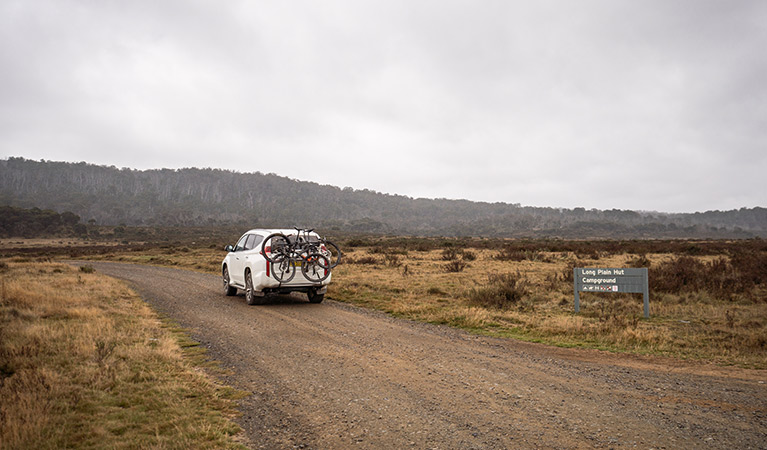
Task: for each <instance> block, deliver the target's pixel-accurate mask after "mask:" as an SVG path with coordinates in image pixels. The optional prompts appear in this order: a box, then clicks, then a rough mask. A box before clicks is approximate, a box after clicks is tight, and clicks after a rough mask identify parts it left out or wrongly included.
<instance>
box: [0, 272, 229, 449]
mask: <svg viewBox="0 0 767 450" xmlns="http://www.w3.org/2000/svg"><path fill="white" fill-rule="evenodd" d="M28 259H29V258H25V257H16V258H6V259H3V260H0V399H2V401H0V447H2V448H8V449H12V448H40V449H45V448H51V449H53V448H56V449H58V448H74V447H76V448H244V447H243V446H242V445H240V444H238V443H237V439H238V438H237V435H238V433H239V432H240V429H239V427H238V426H237V425H236V424H234V423H233V422H232V421H231V418H232V417H233V415H234V414H235V401H236V399H237V398H238V397H239V395H240V394H239V393H238V392H235V391H234V390H232V389H230V388H226V387H223V386H221V385H219V384H217V383H215V382H214V381H212V378H211V377H210V376H208V375H206V374H205V373H204V372H203V371H201V370H200V367H202V366H205V365H208V366H210V363H206V362H205V360H204V356H203V355H202V351H201V350H200V348H199V347H198V345H197V343H195V342H193V341H191V340H190V339H189V338H188V337H187V336H186V335H185V334H184V333H183V331H182V330H179V329H178V328H175V327H174V326H173V325H172V324H170V323H168V322H167V321H162V320H160V319H159V318H158V317H157V315H156V314H155V313H154V312H153V311H151V310H150V309H149V307H148V306H147V305H146V304H145V303H144V302H143V301H141V300H140V299H139V298H138V297H137V296H136V294H135V293H133V292H132V291H131V290H130V289H128V288H127V287H126V286H125V285H124V284H123V283H121V282H118V281H116V280H114V279H112V278H108V277H105V276H102V275H100V274H98V273H95V272H94V271H93V270H92V268H90V267H88V266H83V267H80V268H78V267H72V266H69V265H65V264H59V263H56V262H45V261H43V260H44V259H45V258H40V259H36V260H33V261H28ZM41 259H42V260H41ZM210 370H215V369H214V368H210Z"/></svg>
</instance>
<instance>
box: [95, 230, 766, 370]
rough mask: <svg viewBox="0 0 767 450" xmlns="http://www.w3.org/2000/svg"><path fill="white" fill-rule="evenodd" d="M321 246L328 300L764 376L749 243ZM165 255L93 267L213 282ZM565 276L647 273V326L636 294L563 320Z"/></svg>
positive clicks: (760, 264) (200, 260)
mask: <svg viewBox="0 0 767 450" xmlns="http://www.w3.org/2000/svg"><path fill="white" fill-rule="evenodd" d="M232 239H236V236H235V237H234V238H232ZM333 239H334V240H335V241H336V242H340V243H341V248H342V250H344V252H345V255H344V262H343V264H341V265H340V266H338V267H337V268H336V269H334V272H333V274H334V275H333V283H332V284H331V287H330V290H329V294H328V297H329V298H332V299H335V300H340V301H345V302H350V303H354V304H358V305H361V306H367V307H372V308H376V309H380V310H383V311H387V312H389V313H391V314H394V315H397V316H400V317H406V318H409V319H414V320H421V321H427V322H434V323H443V324H448V325H452V326H458V327H462V328H466V329H469V330H471V331H473V332H478V333H484V334H491V335H496V336H508V337H514V338H519V339H525V340H531V341H541V342H547V343H551V344H555V345H562V346H586V347H594V348H603V349H610V350H616V351H627V352H637V353H653V354H663V355H671V356H677V357H683V358H703V359H707V360H712V361H716V362H719V363H722V364H739V365H743V366H749V367H762V368H767V333H766V332H765V330H766V329H767V269H765V261H767V256H765V255H767V242H765V241H764V240H761V239H754V240H742V241H563V240H538V241H535V240H503V239H480V238H465V239H444V238H442V239H437V238H389V237H364V238H353V239H348V238H347V239H344V238H342V237H341V238H339V237H334V238H333ZM347 244H351V245H347ZM165 247H166V248H160V247H155V248H148V249H145V250H143V251H137V252H133V251H117V250H115V251H113V252H110V253H106V254H102V255H99V256H93V258H103V259H112V260H118V261H128V262H138V263H144V264H159V265H173V266H177V267H184V268H191V269H194V270H201V271H205V272H210V273H219V271H220V263H221V260H222V258H223V257H224V252H223V251H221V250H218V249H217V248H218V247H216V248H199V247H194V246H189V248H186V249H184V248H183V246H181V245H176V246H165ZM214 247H215V246H214ZM499 255H514V257H511V258H505V257H499ZM448 258H449V259H448ZM466 261H471V264H468V263H466ZM451 264H455V265H461V266H462V268H461V269H460V270H453V269H452V268H448V267H447V266H446V265H451ZM463 264H466V265H465V266H463ZM573 267H648V268H649V269H650V286H651V294H650V314H651V318H650V319H649V320H646V319H644V318H642V299H641V295H638V294H612V293H605V294H592V293H582V294H581V313H580V314H575V313H574V312H573ZM513 279H515V280H516V282H512V280H513Z"/></svg>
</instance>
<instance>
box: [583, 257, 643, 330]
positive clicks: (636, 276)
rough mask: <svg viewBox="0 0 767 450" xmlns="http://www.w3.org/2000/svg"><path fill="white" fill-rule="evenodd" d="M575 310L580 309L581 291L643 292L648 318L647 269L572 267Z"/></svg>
mask: <svg viewBox="0 0 767 450" xmlns="http://www.w3.org/2000/svg"><path fill="white" fill-rule="evenodd" d="M573 284H574V288H575V312H576V313H577V312H580V310H581V305H580V303H581V296H580V293H581V292H628V293H632V294H639V293H641V294H644V316H645V318H646V319H649V318H650V283H649V279H648V275H647V269H646V268H642V269H590V268H580V267H576V268H574V269H573Z"/></svg>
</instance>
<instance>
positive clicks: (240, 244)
mask: <svg viewBox="0 0 767 450" xmlns="http://www.w3.org/2000/svg"><path fill="white" fill-rule="evenodd" d="M248 236H252V234H244V235H243V236H242V237H241V238H240V240H239V241H237V245H235V246H234V250H233V251H232V257H231V258H230V259H229V277H230V278H231V280H232V281H234V283H235V284H237V285H239V286H245V275H244V274H245V244H246V242H247V240H248Z"/></svg>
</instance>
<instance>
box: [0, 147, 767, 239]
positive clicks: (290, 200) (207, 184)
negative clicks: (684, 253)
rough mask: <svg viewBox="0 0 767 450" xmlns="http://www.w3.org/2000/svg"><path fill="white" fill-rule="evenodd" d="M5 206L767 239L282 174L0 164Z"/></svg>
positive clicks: (708, 220)
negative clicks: (377, 189)
mask: <svg viewBox="0 0 767 450" xmlns="http://www.w3.org/2000/svg"><path fill="white" fill-rule="evenodd" d="M0 205H9V206H16V207H24V208H33V207H36V208H43V209H50V210H54V211H72V212H73V213H74V214H76V215H79V216H80V217H82V218H83V220H84V221H86V222H88V221H89V222H91V223H94V224H100V225H141V226H219V225H242V226H247V227H290V226H293V225H296V226H300V225H306V226H312V227H317V228H321V229H330V230H339V231H345V232H368V233H383V234H412V235H424V236H434V235H443V236H493V237H562V238H651V237H661V238H748V237H753V236H762V237H767V209H765V208H760V207H757V208H741V209H739V210H731V211H707V212H702V213H694V214H666V213H656V212H637V211H629V210H618V209H612V210H597V209H589V210H587V209H584V208H574V209H566V208H550V207H532V206H521V205H519V204H508V203H486V202H472V201H468V200H448V199H424V198H410V197H407V196H402V195H391V194H382V193H379V192H374V191H370V190H367V189H362V190H359V189H351V188H343V189H342V188H339V187H336V186H330V185H320V184H318V183H313V182H307V181H298V180H293V179H290V178H287V177H282V176H278V175H275V174H263V173H260V172H256V173H239V172H234V171H228V170H220V169H197V168H188V169H178V170H173V169H159V170H133V169H128V168H122V169H120V168H116V167H113V166H112V167H106V166H98V165H93V164H88V163H85V162H80V163H66V162H54V161H33V160H28V159H24V158H13V157H12V158H8V159H7V160H0Z"/></svg>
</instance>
